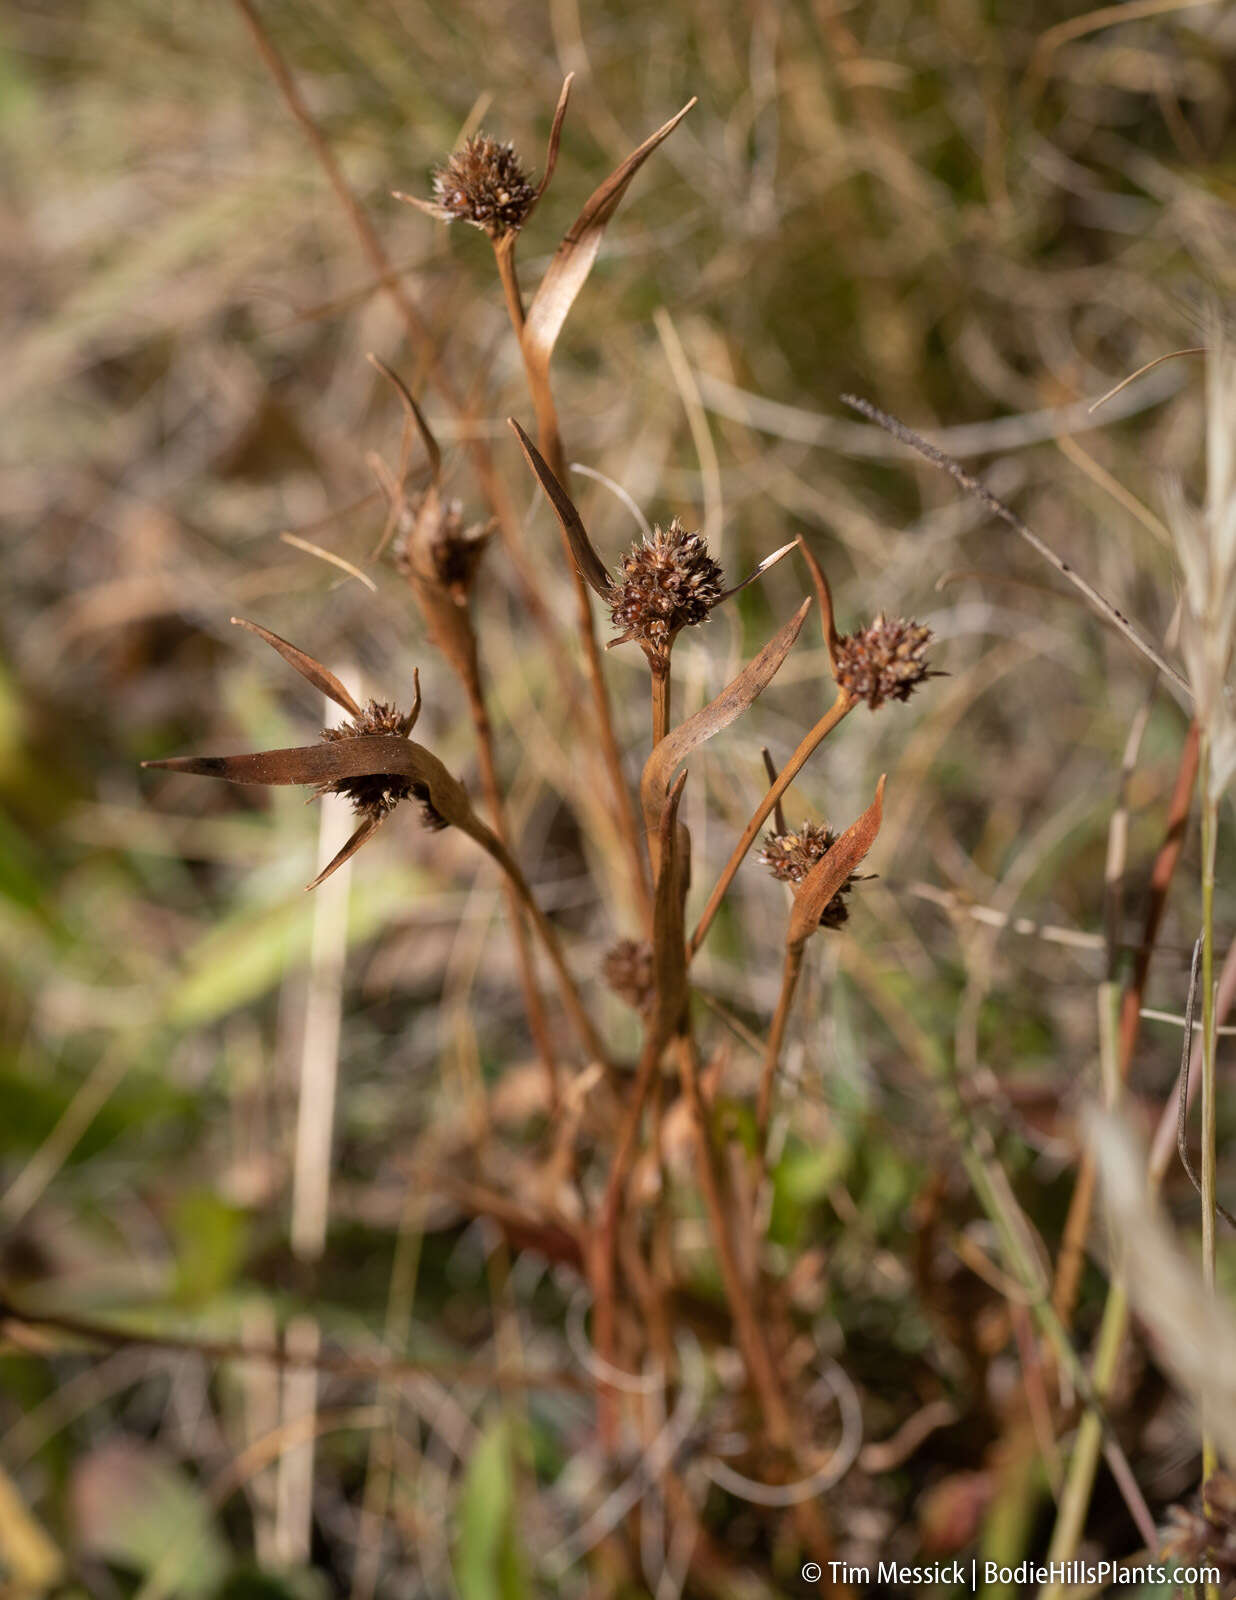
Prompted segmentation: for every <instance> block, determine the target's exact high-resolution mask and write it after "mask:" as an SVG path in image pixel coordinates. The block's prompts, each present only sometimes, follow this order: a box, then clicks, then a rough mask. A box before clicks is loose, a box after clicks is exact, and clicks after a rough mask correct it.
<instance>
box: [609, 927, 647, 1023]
mask: <svg viewBox="0 0 1236 1600" xmlns="http://www.w3.org/2000/svg"><path fill="white" fill-rule="evenodd" d="M601 972H602V976H603V977H604V979H605V982H606V983H607V984H608V986H609V987H610V988H611V989H612V990H613V992H614V993H615V994H616V995H617V996H618V998H619V999H620V1000H625V1001H626V1003H627V1004H628V1005H629V1006H633V1007H634V1008H635V1010H636V1011H638V1012H639V1013H640V1014H641V1016H647V1015H648V1013H649V1012H650V1011H651V1010H652V1006H653V1002H654V1001H655V999H656V980H655V978H654V977H653V966H652V946H651V945H650V944H649V943H648V941H647V940H646V939H619V941H618V943H617V944H616V945H614V946H613V947H612V948H611V949H610V950H608V951H607V952H606V955H605V961H604V963H603V965H602V968H601Z"/></svg>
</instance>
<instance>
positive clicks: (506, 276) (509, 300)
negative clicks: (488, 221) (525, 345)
mask: <svg viewBox="0 0 1236 1600" xmlns="http://www.w3.org/2000/svg"><path fill="white" fill-rule="evenodd" d="M518 238H519V234H518V232H511V233H504V234H503V235H502V236H501V238H498V239H495V240H494V260H495V261H496V262H497V264H498V277H499V278H500V279H501V281H502V293H503V296H504V297H505V299H506V309H507V315H508V316H509V317H510V319H511V326H512V327H513V328H514V329H515V332H516V335H517V336H518V338H519V340H520V342H521V344H522V342H523V334H524V297H523V295H522V294H521V293H520V288H519V273H518V271H517V269H516V266H515V244H516V241H517V240H518Z"/></svg>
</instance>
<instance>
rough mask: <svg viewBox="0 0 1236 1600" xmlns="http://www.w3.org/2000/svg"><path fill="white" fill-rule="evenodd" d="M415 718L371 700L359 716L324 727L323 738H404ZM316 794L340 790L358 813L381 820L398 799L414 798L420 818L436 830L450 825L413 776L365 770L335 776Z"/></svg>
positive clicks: (387, 814) (427, 792) (425, 789)
mask: <svg viewBox="0 0 1236 1600" xmlns="http://www.w3.org/2000/svg"><path fill="white" fill-rule="evenodd" d="M414 721H415V716H414V713H412V712H407V713H404V712H402V711H400V710H399V709H398V708H397V707H395V706H392V705H388V704H387V703H386V702H385V701H378V700H370V701H369V703H368V704H367V705H366V707H365V709H364V710H363V711H362V713H361V714H360V716H359V717H349V718H348V719H347V721H346V722H341V723H340V724H339V725H338V726H337V727H334V728H323V729H322V738H323V740H326V741H329V742H334V741H335V740H339V739H365V738H368V737H370V736H371V735H374V734H378V735H383V734H385V735H387V736H388V737H389V736H391V735H394V736H395V737H398V738H401V739H402V738H406V737H407V735H408V733H409V731H410V730H411V727H412V724H413V722H414ZM316 792H317V793H318V794H340V795H343V796H344V798H345V799H347V800H350V801H351V802H352V809H353V811H355V812H356V814H357V815H358V816H363V817H367V818H368V819H369V820H370V821H373V822H380V821H381V820H382V818H383V817H385V816H389V815H390V813H391V812H392V811H393V810H394V809H395V807H396V806H397V805H398V804H399V803H400V801H401V800H415V801H417V802H418V803H419V806H420V815H421V822H422V823H423V824H424V826H425V827H426V828H429V829H431V830H432V831H434V832H437V830H438V829H440V828H445V827H447V826H449V824H448V823H447V820H446V818H445V817H444V816H442V815H441V813H440V812H438V811H437V810H435V809H434V805H433V802H432V800H431V799H430V798H429V790H428V789H427V788H426V786H425V785H424V784H423V783H420V782H418V781H417V780H416V779H415V778H403V777H400V776H399V775H398V774H397V773H383V772H375V773H372V774H370V773H365V774H362V775H360V776H358V777H348V778H335V779H333V780H332V781H331V782H330V783H323V784H320V785H319V786H318V789H317V791H316Z"/></svg>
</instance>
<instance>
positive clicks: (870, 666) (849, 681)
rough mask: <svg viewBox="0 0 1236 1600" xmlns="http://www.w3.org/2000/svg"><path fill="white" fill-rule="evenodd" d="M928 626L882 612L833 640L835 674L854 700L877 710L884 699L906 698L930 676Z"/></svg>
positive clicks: (929, 634)
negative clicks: (835, 640) (835, 646)
mask: <svg viewBox="0 0 1236 1600" xmlns="http://www.w3.org/2000/svg"><path fill="white" fill-rule="evenodd" d="M930 642H931V629H930V628H927V627H924V626H923V624H922V623H920V622H907V621H906V619H905V618H904V617H885V615H884V613H883V612H881V613H880V615H879V616H878V617H877V618H876V619H875V621H874V622H872V623H870V624H868V626H867V627H865V628H860V629H859V630H858V632H857V633H851V634H848V635H846V636H845V637H844V638H842V639H839V640H838V641H837V650H836V666H835V675H836V679H837V682H838V684H839V685H840V686H841V688H843V689H848V690H849V691H850V693H851V694H852V695H853V696H854V697H855V699H856V700H865V701H866V702H867V704H868V705H869V706H870V707H871V709H872V710H873V711H878V710H879V709H880V707H881V706H882V705H883V704H884V702H885V701H886V700H908V699H909V698H910V696H911V694H912V693H913V692H914V689H915V687H916V686H917V685H918V684H920V683H922V681H923V679H924V678H926V677H929V676H930V673H929V672H928V668H927V661H926V655H925V652H926V649H927V646H928V644H929V643H930Z"/></svg>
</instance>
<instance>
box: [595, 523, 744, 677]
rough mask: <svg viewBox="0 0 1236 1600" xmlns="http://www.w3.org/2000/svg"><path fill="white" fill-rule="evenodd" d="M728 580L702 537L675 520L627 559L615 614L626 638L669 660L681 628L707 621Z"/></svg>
mask: <svg viewBox="0 0 1236 1600" xmlns="http://www.w3.org/2000/svg"><path fill="white" fill-rule="evenodd" d="M723 581H724V579H723V575H722V572H721V568H720V567H719V566H718V564H717V563H716V562H715V561H714V560H713V558H712V556H711V555H709V553H708V546H707V545H706V544H705V542H704V540H703V538H702V536H701V535H700V534H698V533H688V532H687V531H686V529H685V528H684V527H683V526H682V524H681V522H679V520H678V518H677V517H675V518H674V520H673V521H672V522H671V523H670V525H669V527H668V528H665V529H662V528H661V527H659V526H658V527H656V528H654V529H653V533H652V538H651V539H648V538H645V539H643V540H641V541H640V543H639V544H638V545H636V547H635V548H634V550H632V551H630V553H629V554H627V555H625V556H623V558H622V576H621V577H620V578H619V579H618V580H617V582H616V583H615V584H614V585H613V588H612V590H611V593H610V608H611V609H610V615H611V616H612V617H613V619H614V624H615V626H616V627H619V628H621V629H622V635H621V638H622V639H638V640H639V642H640V644H641V645H642V646H643V647H644V649H645V651H647V652H648V653H649V654H652V655H656V656H659V657H661V658H664V657H666V656H667V655H668V654H669V649H670V646H671V645H672V644H673V642H674V635H675V634H676V633H677V632H678V630H679V629H680V628H689V627H692V626H694V625H695V624H696V623H699V622H704V621H706V620H707V618H708V613H709V611H711V609H712V608H713V606H715V605H716V603H717V601H718V600H720V598H721V592H722V591H721V585H722V583H723ZM618 642H620V640H616V641H615V643H618Z"/></svg>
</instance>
